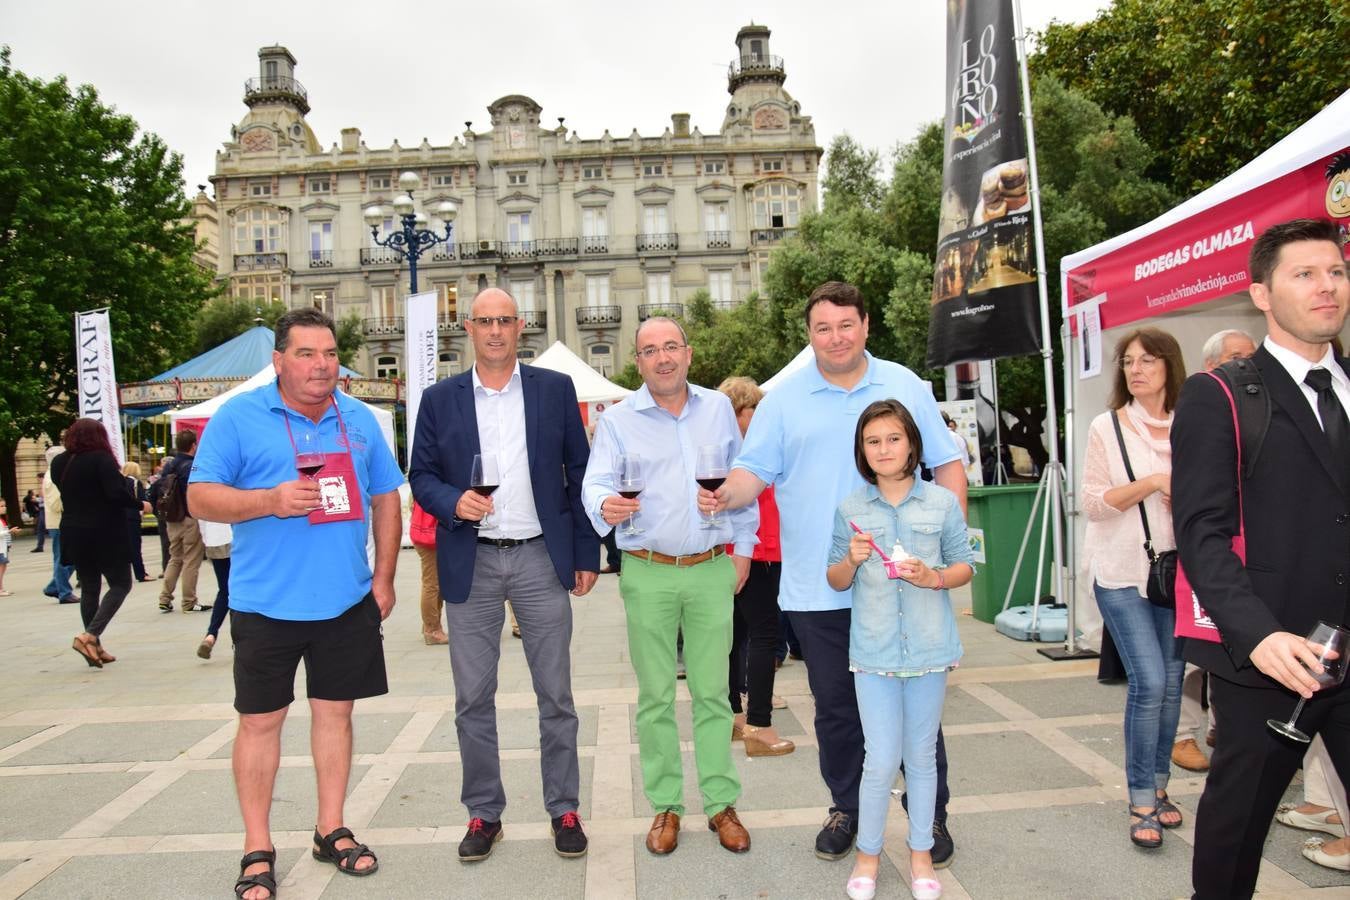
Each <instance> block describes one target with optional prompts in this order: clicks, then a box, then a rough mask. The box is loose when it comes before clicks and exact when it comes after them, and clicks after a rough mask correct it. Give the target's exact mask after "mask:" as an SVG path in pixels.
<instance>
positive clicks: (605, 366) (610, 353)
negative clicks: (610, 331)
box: [586, 344, 614, 377]
mask: <svg viewBox="0 0 1350 900" xmlns="http://www.w3.org/2000/svg"><path fill="white" fill-rule="evenodd" d="M586 355H587V357H588V358H589V362H590V364H591V368H592V369H594V370H595V371H597V372H599V373H600V374H601V375H604V376H605V377H609V376H610V375H611V374H613V372H614V348H613V347H611V346H610V345H609V344H591V346H589V347H587V348H586Z"/></svg>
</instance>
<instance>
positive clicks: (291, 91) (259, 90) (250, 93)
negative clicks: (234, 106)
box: [244, 75, 309, 113]
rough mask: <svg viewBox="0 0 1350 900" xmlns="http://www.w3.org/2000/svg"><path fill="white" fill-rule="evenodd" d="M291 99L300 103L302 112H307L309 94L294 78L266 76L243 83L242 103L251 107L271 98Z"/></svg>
mask: <svg viewBox="0 0 1350 900" xmlns="http://www.w3.org/2000/svg"><path fill="white" fill-rule="evenodd" d="M279 96H284V97H293V98H295V99H297V100H299V101H300V106H301V107H303V110H302V111H303V112H306V113H307V112H309V93H308V92H307V91H306V90H305V86H304V85H303V84H301V83H300V82H298V81H296V80H295V79H294V78H288V77H286V76H284V75H268V76H263V77H261V78H250V79H249V80H248V81H245V82H244V102H245V103H247V104H249V105H250V106H252V105H253V104H254V103H257V102H258V101H260V100H266V99H269V98H272V97H279Z"/></svg>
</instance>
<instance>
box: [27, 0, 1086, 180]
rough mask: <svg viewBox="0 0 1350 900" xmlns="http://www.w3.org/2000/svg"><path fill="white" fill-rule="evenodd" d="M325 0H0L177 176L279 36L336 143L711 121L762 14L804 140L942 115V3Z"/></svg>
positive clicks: (224, 123) (898, 131) (226, 123)
mask: <svg viewBox="0 0 1350 900" xmlns="http://www.w3.org/2000/svg"><path fill="white" fill-rule="evenodd" d="M1106 5H1108V4H1107V3H1106V2H1105V0H1023V9H1024V12H1025V15H1026V19H1027V24H1028V26H1029V27H1030V28H1032V29H1036V28H1040V27H1043V26H1044V25H1045V24H1046V23H1048V22H1049V21H1051V20H1052V19H1059V20H1061V21H1083V20H1085V19H1089V18H1092V17H1093V16H1095V15H1096V13H1097V11H1098V10H1099V9H1101V8H1103V7H1105V6H1106ZM408 8H410V7H409V5H406V4H400V3H390V4H388V5H385V4H382V3H354V2H350V0H330V2H326V3H307V2H299V0H270V2H259V0H236V2H232V3H221V2H212V3H206V2H202V0H171V2H162V0H161V2H155V3H152V2H147V0H66V2H62V3H43V4H37V3H32V2H29V0H0V22H3V23H4V27H3V29H0V42H3V43H6V44H8V45H9V46H10V48H11V50H12V52H13V58H12V62H13V65H14V66H15V67H16V68H18V69H20V70H22V71H24V72H26V73H28V74H30V75H34V76H37V77H40V78H52V77H55V76H56V75H59V74H65V75H67V76H68V77H69V78H70V79H71V80H72V81H73V82H76V83H83V82H87V83H90V84H93V85H94V86H95V87H96V88H97V89H98V92H99V94H100V96H101V97H102V99H103V100H104V102H106V103H110V104H112V105H114V106H116V107H117V108H118V110H119V111H121V112H124V113H127V114H129V115H131V116H133V117H134V118H135V119H136V120H137V122H139V123H140V125H141V127H142V128H144V129H146V130H149V131H153V132H156V133H157V134H159V135H160V136H161V137H162V138H164V140H165V141H166V142H167V143H168V144H169V146H170V147H171V148H173V149H174V150H176V151H178V152H180V153H182V154H183V157H184V160H185V167H184V177H185V180H186V181H187V183H188V185H189V186H191V185H195V184H198V183H203V182H205V181H206V179H207V177H208V176H209V175H210V174H211V172H212V171H213V169H214V165H215V163H214V154H215V151H216V149H217V148H218V147H219V146H220V143H221V141H223V140H226V139H228V137H229V133H230V126H231V125H232V124H234V123H235V122H238V121H239V119H240V118H241V117H242V116H243V115H244V113H245V112H246V111H247V108H246V107H245V106H244V104H243V101H242V96H243V84H244V80H245V79H247V78H250V77H253V76H255V75H257V74H258V58H257V51H258V48H259V47H261V46H264V45H266V44H273V43H279V44H283V45H285V46H286V47H288V48H290V51H291V53H292V54H293V55H294V56H295V58H296V60H297V67H296V78H297V79H298V80H299V81H300V82H301V83H302V84H303V85H304V86H305V88H306V89H307V90H308V92H309V101H310V105H311V107H312V110H311V112H310V114H309V116H308V119H309V123H310V125H311V126H312V127H313V128H314V131H315V132H316V133H317V134H318V136H319V140H320V142H321V143H322V144H323V145H324V146H325V147H327V146H330V145H331V144H332V143H333V142H335V141H337V140H338V139H339V130H340V129H342V128H344V127H349V126H356V127H358V128H360V129H361V131H362V136H363V138H364V139H365V141H366V143H367V144H368V145H369V146H371V147H384V146H388V145H389V144H390V143H391V142H392V141H393V140H394V139H395V138H397V139H398V140H399V142H400V143H401V144H403V146H405V147H407V146H415V145H416V144H418V143H420V142H421V140H422V138H423V137H426V138H427V139H429V140H430V141H431V143H432V144H434V145H437V146H440V145H444V144H448V143H449V142H450V140H451V139H452V138H453V136H454V135H456V134H459V133H460V132H462V131H463V129H464V122H465V121H472V122H473V123H474V128H475V129H476V130H482V129H484V128H485V127H486V126H487V124H488V116H487V109H486V108H487V105H488V104H489V103H491V102H492V101H493V100H495V99H496V98H498V97H501V96H503V95H506V94H527V95H529V96H530V97H533V98H534V99H535V100H536V101H537V102H538V103H539V104H540V105H541V106H542V107H543V108H544V112H543V122H544V123H545V124H546V125H552V124H554V123H555V122H556V119H557V117H558V116H565V117H566V120H567V121H566V125H567V127H568V129H569V130H573V129H574V130H576V131H577V133H578V134H579V135H580V136H581V137H583V138H595V137H599V136H600V134H601V133H602V132H603V131H604V130H605V129H606V128H608V129H609V130H610V132H611V133H612V134H613V135H615V136H621V135H627V134H628V133H629V132H630V131H631V130H632V129H634V128H636V129H637V130H638V131H639V132H640V133H641V134H644V135H659V134H660V133H661V132H662V131H664V129H665V128H666V126H667V125H668V124H669V123H670V114H671V113H673V112H687V113H690V114H691V115H692V124H693V125H696V126H698V127H699V128H700V129H702V131H703V132H704V133H712V132H716V131H717V130H718V129H719V128H720V127H721V123H722V115H723V111H724V110H725V107H726V103H727V100H728V99H729V97H728V94H727V93H726V68H727V64H728V63H729V62H730V61H731V59H732V58H733V56H735V55H736V48H735V44H734V39H735V36H736V31H737V30H738V29H739V28H740V27H741V26H742V25H745V24H748V23H750V22H751V21H754V22H757V23H760V24H765V25H768V26H769V27H770V28H771V29H772V31H773V35H772V37H771V38H770V50H771V52H772V53H774V54H775V55H778V56H781V57H783V60H784V64H785V66H786V69H787V83H786V88H787V90H788V92H789V93H790V94H792V96H793V97H794V98H795V99H796V100H797V101H798V102H800V103H801V108H802V112H803V113H805V114H806V115H809V116H811V117H812V118H813V119H814V121H815V126H816V138H817V140H818V142H819V143H820V145H821V146H828V144H829V141H830V138H831V137H833V136H834V135H836V134H838V133H840V132H843V131H847V132H849V133H850V134H852V135H853V136H854V137H855V138H857V139H858V140H859V141H861V142H862V143H863V144H864V145H866V146H869V147H875V148H877V149H880V150H882V151H888V150H890V149H891V148H892V147H893V146H894V145H895V144H896V143H897V142H898V141H904V140H908V139H909V138H911V137H912V136H913V135H914V133H915V132H916V130H917V129H918V128H919V127H920V126H922V125H923V124H924V123H926V122H928V121H931V120H934V119H938V118H940V117H941V114H942V106H941V104H942V93H943V72H944V54H945V50H944V40H945V30H946V24H945V4H944V3H943V2H941V0H899V2H896V0H871V2H863V0H836V2H833V3H821V2H818V0H817V2H804V0H779V2H769V3H764V2H760V3H749V2H742V0H720V2H711V0H685V2H681V3H674V4H661V5H658V6H651V5H650V4H640V3H617V2H610V3H597V2H590V0H574V2H571V3H567V2H547V3H546V2H541V0H515V2H511V3H500V2H497V3H483V4H460V3H452V2H442V3H426V4H423V5H421V6H420V7H417V9H418V13H417V14H416V15H415V16H414V17H413V18H411V19H408V18H406V17H405V12H404V11H405V10H406V9H408Z"/></svg>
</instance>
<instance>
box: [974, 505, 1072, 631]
mask: <svg viewBox="0 0 1350 900" xmlns="http://www.w3.org/2000/svg"><path fill="white" fill-rule="evenodd" d="M1038 487H1039V485H1036V484H1003V485H991V486H988V487H972V488H970V492H969V504H968V507H967V516H966V519H967V523H968V525H969V527H970V544H971V548H972V549H973V550H974V551H975V569H976V574H975V580H974V581H972V582H971V583H970V594H971V607H972V612H973V613H974V615H975V618H977V619H979V620H980V621H981V622H988V623H990V624H991V625H992V624H993V622H994V617H995V616H997V615H998V614H999V613H1000V612H1001V611H1002V610H1003V598H1004V596H1005V595H1006V594H1007V593H1008V584H1009V582H1011V581H1012V575H1013V567H1014V566H1016V565H1017V550H1018V548H1019V547H1021V546H1022V536H1023V535H1024V534H1025V533H1026V530H1027V521H1028V520H1029V519H1030V518H1031V507H1032V504H1033V503H1034V502H1035V500H1036V491H1037V489H1038ZM1044 500H1045V498H1042V502H1044ZM1043 517H1044V512H1043V511H1042V510H1040V509H1038V510H1037V511H1036V523H1035V526H1034V527H1033V528H1032V531H1031V537H1030V539H1029V540H1028V542H1027V552H1026V556H1025V557H1024V558H1023V560H1022V568H1021V570H1020V571H1019V572H1018V573H1017V589H1016V590H1015V591H1014V592H1013V597H1012V603H1011V605H1012V606H1019V605H1021V604H1024V603H1031V602H1033V601H1034V600H1035V599H1036V585H1035V581H1036V551H1037V549H1038V548H1039V546H1040V540H1041V525H1042V522H1043V521H1044V518H1043ZM1053 554H1054V549H1053V548H1052V547H1051V546H1050V540H1049V536H1048V535H1047V537H1046V545H1045V562H1044V568H1043V573H1044V574H1043V576H1042V584H1044V585H1045V588H1043V592H1046V591H1048V590H1049V585H1050V574H1051V569H1050V566H1051V559H1052V557H1053Z"/></svg>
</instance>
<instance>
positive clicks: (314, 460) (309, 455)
mask: <svg viewBox="0 0 1350 900" xmlns="http://www.w3.org/2000/svg"><path fill="white" fill-rule="evenodd" d="M323 463H324V454H323V445H322V444H321V443H320V442H319V433H318V432H317V431H314V430H313V429H310V428H306V429H305V430H303V431H300V432H297V433H296V435H295V468H296V471H298V472H299V473H300V474H301V475H302V476H303V477H305V478H308V479H310V480H313V479H314V476H315V475H318V474H319V470H320V469H322V468H323Z"/></svg>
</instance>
